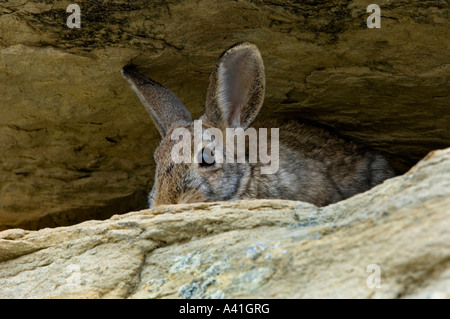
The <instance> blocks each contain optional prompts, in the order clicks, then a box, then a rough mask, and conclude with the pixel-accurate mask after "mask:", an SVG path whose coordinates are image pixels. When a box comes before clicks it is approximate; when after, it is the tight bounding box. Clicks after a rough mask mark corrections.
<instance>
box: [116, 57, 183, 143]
mask: <svg viewBox="0 0 450 319" xmlns="http://www.w3.org/2000/svg"><path fill="white" fill-rule="evenodd" d="M122 75H123V77H124V78H125V79H126V80H127V81H128V83H129V84H130V86H131V88H132V89H133V91H135V92H136V94H137V96H138V97H139V100H141V103H142V104H143V105H144V106H145V108H146V109H147V111H148V112H149V113H150V115H151V116H152V118H153V121H154V122H155V124H156V128H157V129H158V131H159V133H160V134H161V136H162V137H165V136H166V133H167V131H168V130H169V129H170V128H171V127H172V126H174V125H175V124H176V123H179V122H191V121H192V117H191V114H190V113H189V111H188V110H187V109H186V108H185V107H184V105H183V103H181V101H180V100H179V99H178V98H177V96H176V95H175V93H173V92H172V91H171V90H169V89H168V88H166V87H165V86H163V85H161V84H159V83H158V82H156V81H153V80H151V79H149V78H147V77H146V76H144V75H143V74H141V73H139V72H138V71H137V70H136V69H134V68H133V67H132V66H126V67H124V68H123V69H122Z"/></svg>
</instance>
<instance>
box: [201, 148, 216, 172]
mask: <svg viewBox="0 0 450 319" xmlns="http://www.w3.org/2000/svg"><path fill="white" fill-rule="evenodd" d="M199 155H200V156H199V163H198V166H199V167H204V168H207V167H212V166H214V164H216V159H215V157H214V152H213V151H212V150H211V149H208V148H206V147H205V148H204V149H202V152H201V153H200V154H199Z"/></svg>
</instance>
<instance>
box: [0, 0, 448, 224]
mask: <svg viewBox="0 0 450 319" xmlns="http://www.w3.org/2000/svg"><path fill="white" fill-rule="evenodd" d="M72 2H73V1H69V0H64V1H60V0H58V1H56V0H45V1H44V0H38V1H24V0H10V1H6V2H5V1H3V2H1V3H0V92H1V94H0V114H1V116H0V154H1V155H0V156H1V157H0V229H7V228H11V227H22V228H27V229H39V228H42V227H54V226H61V225H69V224H73V223H76V222H79V221H82V220H86V219H91V218H107V217H109V216H111V215H112V214H115V213H123V212H127V211H130V210H139V209H142V208H144V207H145V202H146V198H145V197H146V193H147V192H148V190H149V189H150V188H151V186H152V178H153V161H152V152H153V149H154V147H155V145H156V143H157V142H158V140H159V136H158V133H157V132H156V129H155V128H154V126H153V124H152V122H151V119H150V117H149V116H148V115H147V114H146V111H145V110H144V108H143V107H142V106H141V105H140V103H139V101H138V99H137V97H136V96H135V94H134V93H133V92H132V91H131V90H130V89H129V87H128V85H127V83H126V82H125V81H124V80H123V79H122V78H121V76H120V73H119V71H120V69H121V68H122V66H124V65H126V64H127V63H130V62H132V63H134V64H135V65H137V66H138V67H139V69H140V70H142V72H144V73H146V74H147V75H149V76H150V77H152V78H154V79H155V80H157V81H160V82H162V83H164V84H165V85H167V86H168V87H170V88H171V89H172V90H173V91H175V92H176V93H177V94H178V96H179V97H180V98H181V100H182V101H183V102H184V103H185V104H186V106H187V107H188V108H189V110H190V111H191V112H192V113H193V114H194V115H195V116H198V115H200V114H201V112H202V110H203V104H204V100H205V94H206V88H207V85H208V77H209V73H210V72H211V70H212V67H213V66H214V63H215V62H216V59H217V57H218V56H219V54H220V53H221V52H222V51H223V50H224V49H226V48H227V47H228V46H230V45H231V44H233V43H235V42H237V41H244V40H246V41H252V42H254V43H255V44H257V45H258V47H259V48H260V50H261V52H262V55H263V58H264V61H265V66H266V74H267V91H266V103H265V105H264V107H263V114H262V116H275V115H276V116H280V117H282V118H284V117H286V118H294V117H295V118H298V119H299V120H300V121H307V122H313V123H314V124H318V125H322V126H327V127H330V128H332V129H333V130H335V131H336V132H338V133H340V134H341V135H343V136H344V137H347V138H349V139H352V140H356V141H358V142H361V143H363V144H366V145H368V146H370V147H373V148H375V149H377V150H379V151H381V152H382V153H384V154H386V155H387V156H388V157H389V158H390V159H391V160H392V162H393V163H394V164H395V166H396V167H397V168H398V169H399V170H400V171H402V172H404V171H406V170H407V169H408V168H409V167H410V166H412V165H413V164H414V163H416V161H417V160H419V159H420V158H422V157H423V156H425V155H426V154H427V153H428V152H429V151H431V150H433V149H437V148H444V147H448V146H449V145H450V113H449V112H448V106H449V95H448V94H449V82H448V75H449V74H450V73H449V71H450V65H449V61H450V50H449V45H450V35H449V33H448V30H449V24H450V22H449V21H450V17H449V10H448V3H447V2H446V1H425V2H424V1H419V0H412V1H395V2H392V1H385V0H380V1H378V2H377V4H379V5H380V7H381V10H382V22H381V23H382V25H381V29H368V28H367V26H366V19H367V17H368V13H366V8H367V5H368V4H370V2H368V1H361V0H352V1H344V2H342V1H337V0H333V1H319V2H311V1H303V2H292V1H287V0H275V1H274V0H271V1H265V0H255V1H253V0H249V1H213V0H200V1H178V0H169V1H164V2H161V1H155V2H151V3H149V2H148V1H122V0H112V1H107V2H105V1H83V2H82V3H80V6H81V28H80V29H69V28H68V27H67V25H66V19H67V17H68V16H69V13H67V12H66V8H67V6H68V5H69V4H71V3H72Z"/></svg>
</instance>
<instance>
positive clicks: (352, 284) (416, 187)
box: [0, 149, 450, 298]
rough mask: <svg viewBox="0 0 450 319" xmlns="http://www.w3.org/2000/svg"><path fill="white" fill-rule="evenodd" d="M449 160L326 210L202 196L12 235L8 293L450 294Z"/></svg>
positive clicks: (2, 284) (0, 238)
mask: <svg viewBox="0 0 450 319" xmlns="http://www.w3.org/2000/svg"><path fill="white" fill-rule="evenodd" d="M449 167H450V149H446V150H442V151H435V152H433V153H431V154H430V155H429V156H427V157H426V158H425V159H424V160H423V161H421V162H420V163H419V164H418V165H416V166H415V167H414V168H413V169H412V170H411V171H409V172H408V173H406V174H405V175H404V176H400V177H397V178H394V179H390V180H388V181H385V182H384V183H383V184H382V185H379V186H377V187H375V188H374V189H372V190H370V191H368V192H366V193H363V194H360V195H357V196H354V197H352V198H350V199H348V200H345V201H342V202H340V203H337V204H334V205H330V206H328V207H324V208H317V207H315V206H313V205H309V204H305V203H301V202H293V201H281V200H273V201H269V200H259V201H238V202H225V203H199V204H190V205H174V206H162V207H160V208H158V209H155V210H144V211H139V212H132V213H128V214H125V215H116V216H114V217H113V218H111V219H109V220H105V221H88V222H84V223H81V224H78V225H74V226H70V227H60V228H54V229H49V228H47V229H42V230H39V231H26V230H20V229H11V230H6V231H3V232H0V298H72V297H82V298H180V297H181V298H256V297H263V298H325V297H326V298H330V297H331V298H337V297H339V298H341V297H349V298H400V297H401V298H450V271H449V269H450V264H449V260H450V231H449V229H450V170H449ZM370 265H376V266H375V267H379V270H380V273H379V274H380V277H379V278H380V280H381V281H380V284H381V287H380V288H370V287H369V286H368V282H369V284H371V283H373V281H372V280H371V278H373V277H370V276H372V275H374V274H376V273H375V272H370V271H369V272H367V270H368V267H369V270H370V269H371V268H370V267H373V266H370Z"/></svg>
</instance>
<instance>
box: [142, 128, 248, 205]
mask: <svg viewBox="0 0 450 319" xmlns="http://www.w3.org/2000/svg"><path fill="white" fill-rule="evenodd" d="M180 128H182V129H185V131H186V132H189V134H190V137H191V138H190V143H189V144H190V147H189V151H190V154H189V156H188V157H187V158H189V162H182V163H177V161H174V159H173V153H174V150H175V152H178V150H180V154H179V155H181V152H182V151H181V148H180V147H179V145H181V144H180V143H182V142H181V141H180V140H173V139H172V133H173V132H174V130H176V129H180ZM208 128H211V127H210V126H209V125H207V124H203V125H202V126H201V132H199V130H198V129H197V131H195V130H194V124H193V123H190V124H186V125H183V126H178V127H177V128H174V129H172V130H171V131H169V132H168V134H167V135H166V137H165V138H164V139H163V140H162V141H161V143H160V144H159V146H158V147H157V149H156V150H155V156H154V159H155V162H156V172H155V181H154V187H153V190H152V193H151V195H150V198H149V205H150V207H153V206H157V205H165V204H179V203H193V202H202V201H222V200H231V199H234V198H237V197H238V196H239V195H240V194H241V189H243V187H242V186H243V185H244V184H246V183H247V181H248V178H249V175H250V165H249V164H248V163H224V162H225V161H226V157H227V156H233V157H234V156H235V153H236V151H234V153H233V154H226V152H227V149H226V147H211V144H212V141H211V139H205V136H208V134H207V133H205V130H206V129H208ZM195 134H197V138H195ZM216 142H217V144H219V143H223V140H222V141H218V140H216ZM183 151H184V150H183ZM219 152H220V153H219ZM183 155H185V154H183ZM220 157H221V158H222V160H220V159H219V158H220ZM195 159H197V160H195Z"/></svg>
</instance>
